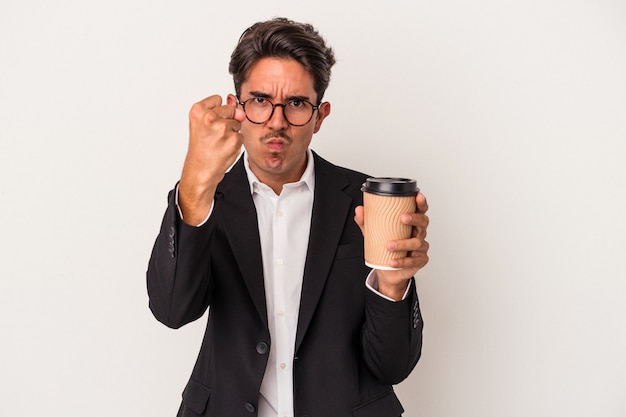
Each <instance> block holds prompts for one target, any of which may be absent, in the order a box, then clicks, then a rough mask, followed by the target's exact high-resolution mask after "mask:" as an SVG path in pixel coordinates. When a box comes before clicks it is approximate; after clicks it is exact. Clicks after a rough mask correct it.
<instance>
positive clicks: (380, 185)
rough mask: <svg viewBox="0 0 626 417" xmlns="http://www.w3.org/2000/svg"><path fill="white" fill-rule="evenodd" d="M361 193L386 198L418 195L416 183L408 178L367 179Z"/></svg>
mask: <svg viewBox="0 0 626 417" xmlns="http://www.w3.org/2000/svg"><path fill="white" fill-rule="evenodd" d="M361 191H363V192H366V193H370V194H377V195H388V196H414V195H417V193H419V191H420V189H419V188H418V187H417V182H416V181H415V180H412V179H409V178H387V177H381V178H368V179H367V180H365V182H364V183H363V186H362V187H361Z"/></svg>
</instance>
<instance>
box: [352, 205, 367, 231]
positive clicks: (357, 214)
mask: <svg viewBox="0 0 626 417" xmlns="http://www.w3.org/2000/svg"><path fill="white" fill-rule="evenodd" d="M354 222H355V223H356V224H357V226H359V228H360V229H361V233H363V232H364V230H363V226H364V224H365V217H364V214H363V206H357V207H356V208H355V209H354Z"/></svg>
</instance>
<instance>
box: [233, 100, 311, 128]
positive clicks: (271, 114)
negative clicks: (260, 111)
mask: <svg viewBox="0 0 626 417" xmlns="http://www.w3.org/2000/svg"><path fill="white" fill-rule="evenodd" d="M236 98H237V104H239V105H241V107H242V108H243V112H244V113H245V114H246V119H248V121H249V122H250V123H254V124H255V125H262V124H263V123H267V121H268V120H270V119H271V118H272V116H273V115H274V110H276V107H282V108H283V117H284V118H285V120H286V121H287V123H289V124H290V125H291V126H296V127H299V126H305V125H307V124H309V123H310V122H311V120H312V119H313V115H314V114H315V111H316V110H318V109H319V108H320V106H319V105H317V106H316V105H314V104H313V103H311V102H310V101H309V100H302V99H293V100H289V101H287V102H286V103H276V104H274V103H272V100H270V99H268V98H265V97H250V98H249V99H247V100H244V101H241V99H240V98H239V97H236ZM258 98H262V99H263V100H266V101H267V102H268V103H270V104H271V105H272V111H271V112H270V115H269V116H268V117H267V119H265V121H263V122H255V121H254V120H252V119H250V118H249V117H248V112H246V103H247V102H249V101H250V100H255V99H258ZM292 101H302V102H304V103H308V104H310V105H311V116H310V117H309V119H308V120H307V121H306V122H304V123H301V124H295V123H291V122H290V121H289V119H288V118H287V115H286V114H285V106H287V105H288V104H289V103H291V102H292Z"/></svg>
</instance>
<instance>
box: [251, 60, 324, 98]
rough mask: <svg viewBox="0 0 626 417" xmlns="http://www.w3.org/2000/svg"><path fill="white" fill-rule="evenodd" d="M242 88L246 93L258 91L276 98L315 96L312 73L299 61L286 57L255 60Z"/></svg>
mask: <svg viewBox="0 0 626 417" xmlns="http://www.w3.org/2000/svg"><path fill="white" fill-rule="evenodd" d="M241 89H242V93H244V94H246V93H250V92H257V93H263V94H267V95H269V96H270V97H274V98H282V97H289V96H304V97H308V98H310V99H314V98H315V89H314V88H313V76H312V75H311V73H310V72H309V71H307V70H306V68H304V66H303V65H302V64H300V63H299V62H297V61H295V60H293V59H285V58H274V57H272V58H262V59H260V60H258V61H257V62H255V63H254V65H252V67H251V68H250V71H249V72H248V77H247V79H246V80H245V81H244V82H243V84H242V85H241Z"/></svg>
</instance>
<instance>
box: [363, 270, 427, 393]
mask: <svg viewBox="0 0 626 417" xmlns="http://www.w3.org/2000/svg"><path fill="white" fill-rule="evenodd" d="M412 281H413V282H411V289H410V292H409V294H408V296H407V297H406V298H405V299H404V300H402V301H397V302H394V301H389V300H386V299H384V298H383V297H380V296H379V295H377V294H374V293H373V292H372V291H366V292H365V323H364V325H363V330H362V346H363V358H364V360H365V363H366V365H367V367H368V368H369V370H370V371H371V372H372V374H373V375H375V376H376V378H378V379H379V380H380V381H381V382H383V383H386V384H390V385H394V384H397V383H399V382H401V381H403V380H404V379H405V378H407V377H408V376H409V374H410V373H411V371H412V370H413V368H415V365H416V364H417V361H418V360H419V358H420V355H421V351H422V329H423V321H422V316H421V312H420V308H419V301H418V298H417V291H416V289H415V288H416V286H415V279H414V278H412Z"/></svg>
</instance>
